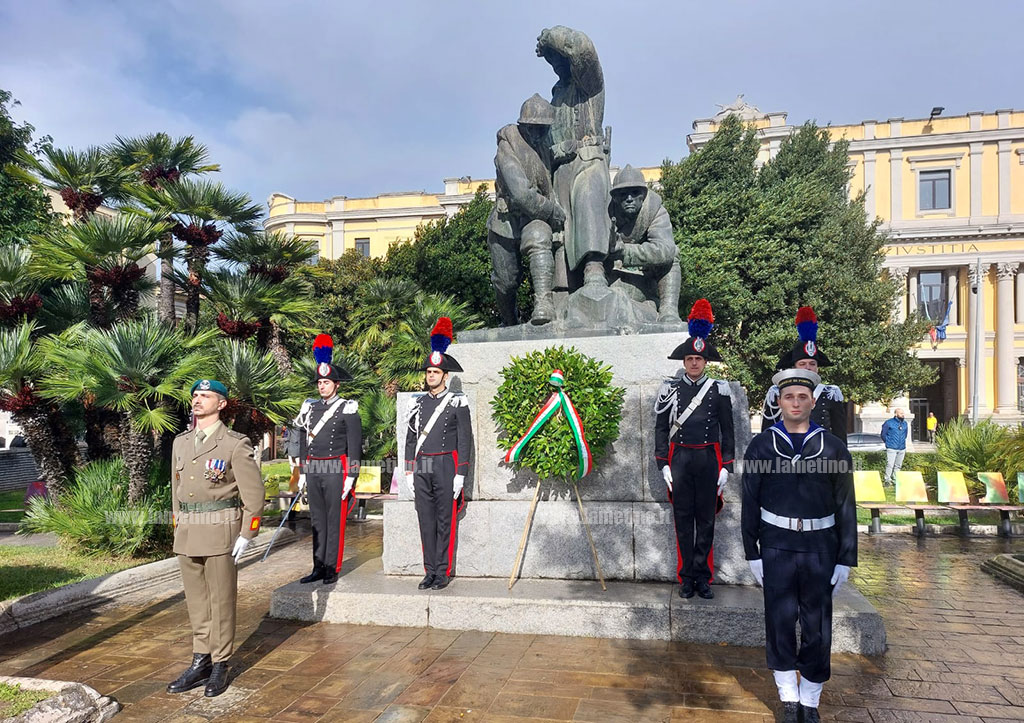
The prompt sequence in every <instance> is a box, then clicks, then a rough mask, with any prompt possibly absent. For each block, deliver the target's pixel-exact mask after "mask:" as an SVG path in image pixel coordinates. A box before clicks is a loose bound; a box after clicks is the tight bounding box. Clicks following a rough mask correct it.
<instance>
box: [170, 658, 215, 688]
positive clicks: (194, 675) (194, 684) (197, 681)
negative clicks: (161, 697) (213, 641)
mask: <svg viewBox="0 0 1024 723" xmlns="http://www.w3.org/2000/svg"><path fill="white" fill-rule="evenodd" d="M212 667H213V664H212V663H211V662H210V654H209V653H193V654H192V665H190V666H188V668H186V669H185V672H184V673H182V674H181V675H179V676H178V679H177V680H175V681H174V682H173V683H169V684H168V685H167V692H168V693H184V692H185V691H186V690H192V689H193V688H198V687H199V686H200V685H202V684H203V683H205V682H206V681H207V679H208V678H209V677H210V671H211V670H212Z"/></svg>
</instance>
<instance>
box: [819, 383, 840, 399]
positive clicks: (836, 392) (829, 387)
mask: <svg viewBox="0 0 1024 723" xmlns="http://www.w3.org/2000/svg"><path fill="white" fill-rule="evenodd" d="M822 387H823V391H824V392H825V394H827V395H828V398H829V399H831V400H832V401H833V402H841V401H843V392H842V390H841V389H839V387H837V386H836V385H835V384H824V385H822Z"/></svg>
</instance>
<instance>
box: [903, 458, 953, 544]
mask: <svg viewBox="0 0 1024 723" xmlns="http://www.w3.org/2000/svg"><path fill="white" fill-rule="evenodd" d="M896 501H897V502H902V503H903V504H905V505H906V506H907V509H910V510H913V511H914V532H915V534H917V535H923V534H924V513H925V512H929V511H930V512H936V511H940V510H941V511H944V510H948V509H949V508H948V507H945V506H944V505H936V504H932V502H931V501H930V500H929V499H928V488H926V487H925V485H924V477H923V476H922V475H921V473H920V472H918V471H916V470H906V471H903V470H901V471H899V472H897V473H896Z"/></svg>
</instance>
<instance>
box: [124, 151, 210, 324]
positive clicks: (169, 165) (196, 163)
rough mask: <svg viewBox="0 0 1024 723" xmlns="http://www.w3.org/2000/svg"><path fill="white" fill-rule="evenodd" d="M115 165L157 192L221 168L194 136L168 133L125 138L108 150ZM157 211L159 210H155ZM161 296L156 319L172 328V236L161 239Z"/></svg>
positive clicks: (164, 236) (173, 317)
mask: <svg viewBox="0 0 1024 723" xmlns="http://www.w3.org/2000/svg"><path fill="white" fill-rule="evenodd" d="M105 152H106V154H107V156H108V157H110V158H111V159H112V160H113V162H114V163H115V164H116V165H118V166H120V167H121V168H124V169H125V170H126V171H128V172H129V173H133V174H135V175H136V176H137V178H138V180H139V181H140V182H141V183H143V184H145V185H147V186H149V187H150V188H154V189H161V188H163V187H164V186H165V185H167V184H170V183H176V182H178V181H179V180H181V179H182V178H184V177H188V176H194V175H199V174H203V173H212V172H215V171H219V170H220V166H219V165H217V164H215V163H209V152H208V151H207V149H206V146H204V145H202V144H201V143H197V142H196V140H195V138H193V137H192V136H183V137H181V138H177V139H172V138H171V137H170V136H169V135H167V134H166V133H153V134H151V135H148V136H139V137H135V138H122V137H121V136H118V137H117V138H116V139H115V141H114V142H113V143H112V144H110V145H109V146H107V147H106V149H105ZM153 210H156V209H153ZM158 253H159V256H160V258H161V262H160V296H159V299H158V300H157V318H159V319H160V321H163V322H166V323H168V324H171V325H173V324H174V323H175V312H174V256H175V254H174V238H173V236H172V235H171V234H170V233H166V234H164V235H163V236H161V237H160V245H159V252H158Z"/></svg>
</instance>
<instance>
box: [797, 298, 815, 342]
mask: <svg viewBox="0 0 1024 723" xmlns="http://www.w3.org/2000/svg"><path fill="white" fill-rule="evenodd" d="M796 331H797V333H798V334H799V335H800V341H818V317H817V315H816V314H815V313H814V309H812V308H811V307H809V306H801V307H800V308H799V309H797V311H796Z"/></svg>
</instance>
